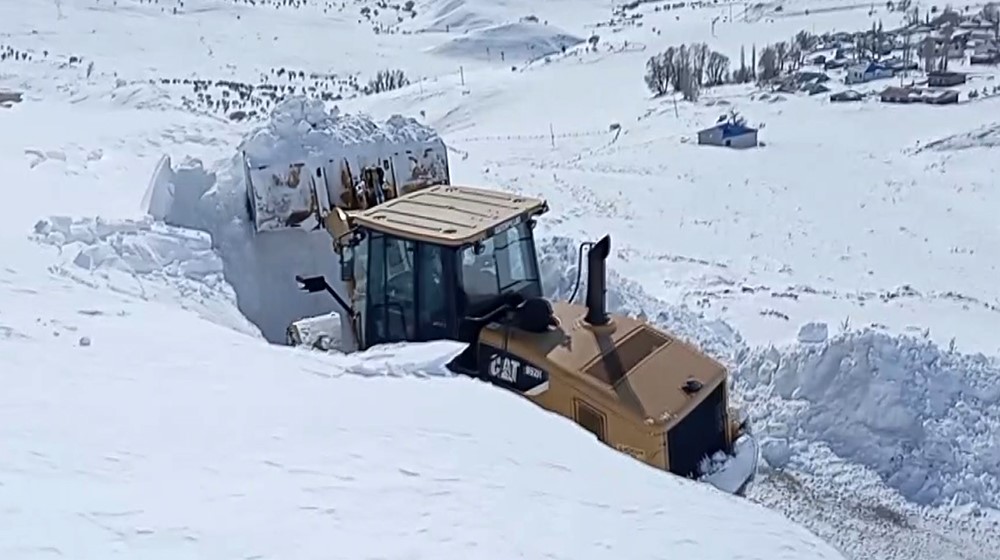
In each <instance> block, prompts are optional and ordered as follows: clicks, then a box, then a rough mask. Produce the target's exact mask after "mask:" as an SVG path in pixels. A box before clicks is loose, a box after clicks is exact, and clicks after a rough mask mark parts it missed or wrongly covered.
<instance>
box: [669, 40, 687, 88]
mask: <svg viewBox="0 0 1000 560" xmlns="http://www.w3.org/2000/svg"><path fill="white" fill-rule="evenodd" d="M671 60H672V61H673V63H674V73H673V86H674V90H676V91H680V90H681V88H682V87H683V84H682V83H681V81H682V80H683V79H685V76H684V75H683V74H684V73H685V72H687V73H690V71H691V53H690V50H689V49H688V47H687V45H681V46H679V47H677V50H676V51H674V56H673V57H672V58H671Z"/></svg>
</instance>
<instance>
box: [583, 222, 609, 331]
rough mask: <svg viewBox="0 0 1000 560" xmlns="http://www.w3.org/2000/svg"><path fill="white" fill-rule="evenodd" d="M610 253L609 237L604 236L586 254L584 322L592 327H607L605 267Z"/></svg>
mask: <svg viewBox="0 0 1000 560" xmlns="http://www.w3.org/2000/svg"><path fill="white" fill-rule="evenodd" d="M610 253H611V236H610V235H605V236H604V237H602V238H601V240H600V241H598V242H597V243H595V244H594V245H593V247H591V248H590V250H589V251H588V252H587V316H586V317H585V319H584V320H585V321H587V323H589V324H591V325H594V326H598V327H599V326H601V325H607V324H608V322H610V321H611V319H610V317H608V310H607V301H606V300H605V296H606V293H607V266H606V264H605V261H606V260H607V258H608V255H609V254H610Z"/></svg>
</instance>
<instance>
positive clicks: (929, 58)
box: [920, 37, 937, 73]
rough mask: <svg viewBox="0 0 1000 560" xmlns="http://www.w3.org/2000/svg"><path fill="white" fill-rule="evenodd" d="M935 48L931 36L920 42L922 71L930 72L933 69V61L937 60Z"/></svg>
mask: <svg viewBox="0 0 1000 560" xmlns="http://www.w3.org/2000/svg"><path fill="white" fill-rule="evenodd" d="M935 50H936V49H935V45H934V38H933V37H927V38H926V39H924V40H923V42H921V43H920V58H921V60H922V61H923V63H924V72H928V73H930V72H933V71H934V63H935V62H936V60H937V53H936V52H935Z"/></svg>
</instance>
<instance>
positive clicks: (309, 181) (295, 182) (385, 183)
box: [243, 139, 450, 233]
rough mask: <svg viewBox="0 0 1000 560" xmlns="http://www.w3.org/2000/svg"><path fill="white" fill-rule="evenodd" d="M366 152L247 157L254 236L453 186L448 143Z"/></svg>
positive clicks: (312, 225)
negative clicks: (289, 158)
mask: <svg viewBox="0 0 1000 560" xmlns="http://www.w3.org/2000/svg"><path fill="white" fill-rule="evenodd" d="M363 147H364V148H366V153H363V154H361V155H357V154H356V155H355V156H354V157H348V156H345V155H340V154H334V155H333V157H330V155H324V156H323V157H319V158H315V159H312V160H310V161H300V162H289V163H260V162H256V161H254V160H253V159H252V158H251V157H250V156H249V155H248V154H246V153H245V152H244V153H243V166H244V173H245V175H246V176H245V182H246V190H247V211H248V212H249V214H250V219H251V222H252V223H253V228H254V231H255V232H258V233H260V232H268V231H281V230H290V229H303V230H313V229H318V228H321V227H322V225H323V220H324V218H325V217H326V216H327V215H328V214H329V213H330V212H331V210H332V209H333V208H335V207H337V208H342V209H345V210H361V209H365V208H369V207H371V206H375V205H377V204H381V203H382V202H384V201H385V200H389V199H391V198H394V197H396V196H400V195H403V194H406V193H408V192H413V191H415V190H419V189H422V188H426V187H429V186H432V185H442V184H444V185H446V184H449V183H450V177H449V174H448V154H447V148H446V147H445V145H444V142H443V141H441V140H440V139H435V140H431V141H426V142H415V143H413V144H412V145H409V144H397V145H390V146H377V145H371V146H368V145H363ZM355 151H356V150H355Z"/></svg>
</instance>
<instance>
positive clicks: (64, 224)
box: [34, 216, 259, 336]
mask: <svg viewBox="0 0 1000 560" xmlns="http://www.w3.org/2000/svg"><path fill="white" fill-rule="evenodd" d="M34 238H35V240H36V241H38V242H40V243H43V244H46V245H51V246H53V247H56V248H57V249H58V250H59V252H60V254H61V256H62V262H61V263H60V264H58V265H56V267H55V268H54V271H55V272H56V273H57V274H60V275H61V276H65V277H68V278H70V279H72V280H76V281H78V282H80V283H83V284H87V285H90V286H95V285H104V286H106V287H107V288H110V289H111V290H112V291H115V292H118V293H123V294H129V295H132V296H135V297H137V298H140V299H144V300H149V301H164V302H168V303H173V304H177V305H178V306H179V307H181V308H184V309H189V310H192V311H195V312H197V313H198V314H199V315H201V316H202V317H204V318H206V319H208V320H211V321H213V322H215V323H218V324H222V325H225V326H228V327H231V328H233V329H235V330H238V331H240V332H244V333H247V334H252V335H255V336H259V331H258V330H257V329H256V328H255V327H254V326H253V325H251V324H250V323H249V322H248V321H247V320H246V318H244V317H243V316H242V315H241V314H240V313H239V312H238V311H237V308H236V301H235V299H236V298H235V294H234V293H233V291H232V289H231V288H230V286H229V285H228V284H226V282H225V280H224V279H223V262H222V260H221V259H220V258H219V256H218V255H217V254H216V253H215V251H213V249H212V241H211V239H210V238H209V236H208V235H206V234H205V233H204V232H200V231H195V230H191V229H182V228H175V227H171V226H167V225H165V224H163V223H158V222H154V221H153V220H152V219H151V218H146V219H143V220H105V219H101V218H69V217H66V216H53V217H51V218H49V219H46V220H40V221H39V222H38V223H37V224H35V228H34Z"/></svg>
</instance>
